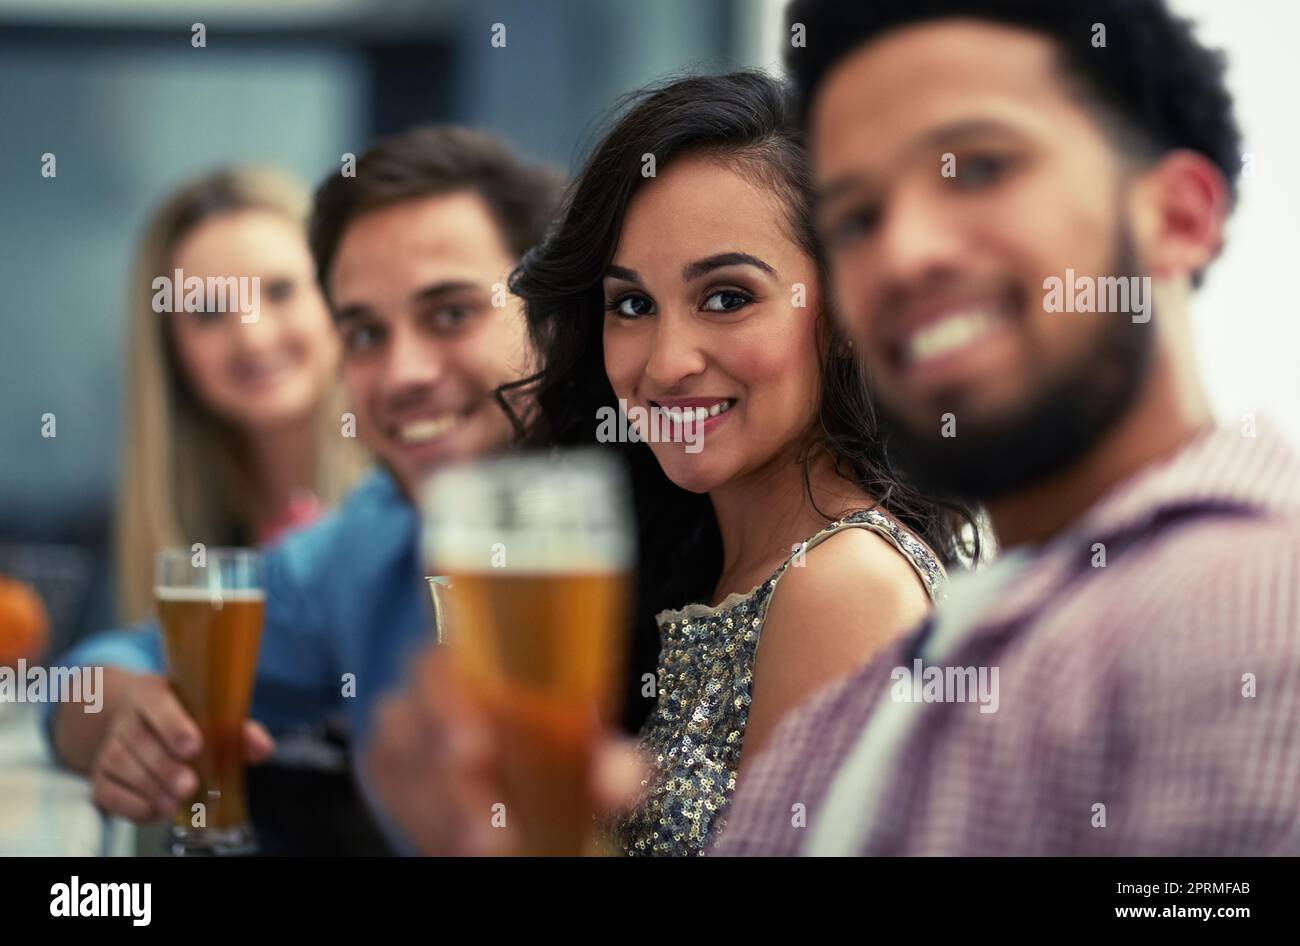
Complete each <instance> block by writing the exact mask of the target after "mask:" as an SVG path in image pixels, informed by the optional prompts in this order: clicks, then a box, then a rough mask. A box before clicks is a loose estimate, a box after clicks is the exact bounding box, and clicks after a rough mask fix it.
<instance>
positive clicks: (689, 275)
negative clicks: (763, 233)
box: [682, 253, 776, 282]
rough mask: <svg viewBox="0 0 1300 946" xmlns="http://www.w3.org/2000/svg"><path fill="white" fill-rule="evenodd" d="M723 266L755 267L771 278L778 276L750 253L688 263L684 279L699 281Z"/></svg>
mask: <svg viewBox="0 0 1300 946" xmlns="http://www.w3.org/2000/svg"><path fill="white" fill-rule="evenodd" d="M723 266H753V267H755V268H756V269H761V270H762V271H763V272H765V273H767V274H769V275H771V276H775V275H776V270H775V269H773V268H772V267H771V266H769V265H768V264H767V263H765V262H763V261H762V260H761V259H759V258H758V257H757V256H751V255H750V254H749V253H718V254H717V255H716V256H709V257H706V258H704V259H698V260H696V261H695V262H693V263H687V264H686V265H685V266H683V267H682V279H684V280H685V281H686V282H690V281H691V280H692V279H699V278H700V277H701V276H703V275H704V274H705V273H711V272H713V270H715V269H721V268H722V267H723Z"/></svg>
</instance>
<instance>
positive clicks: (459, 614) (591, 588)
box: [424, 450, 633, 856]
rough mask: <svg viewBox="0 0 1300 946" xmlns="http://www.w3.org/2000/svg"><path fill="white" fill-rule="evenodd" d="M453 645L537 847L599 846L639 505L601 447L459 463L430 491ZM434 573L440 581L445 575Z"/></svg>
mask: <svg viewBox="0 0 1300 946" xmlns="http://www.w3.org/2000/svg"><path fill="white" fill-rule="evenodd" d="M424 500H425V508H424V515H425V529H424V542H425V562H426V564H427V565H429V566H430V567H431V570H432V571H433V572H434V573H435V574H437V575H439V576H442V577H444V578H446V579H448V581H449V583H448V584H446V585H445V586H444V587H443V588H441V589H438V591H437V595H438V596H439V597H441V598H442V605H441V606H442V607H443V608H444V610H446V611H448V612H449V614H448V615H447V617H448V618H449V620H446V621H444V622H443V623H444V624H445V627H446V630H445V631H444V632H443V634H442V643H443V646H445V647H447V649H448V652H449V654H450V656H451V658H452V663H453V665H454V666H455V668H456V669H457V671H458V672H459V674H460V676H461V677H462V679H463V681H464V683H465V686H466V689H467V690H468V691H469V693H470V694H471V696H472V698H473V699H475V700H476V701H478V703H479V704H480V706H481V708H482V709H483V710H484V711H485V712H486V714H487V716H488V718H489V720H490V721H491V725H492V727H493V730H494V732H495V735H496V738H497V742H498V745H499V746H500V750H501V763H502V767H501V777H502V785H501V790H502V794H503V797H502V799H501V803H502V805H503V806H504V807H500V806H494V809H493V810H492V811H484V812H482V817H483V818H484V820H485V821H491V822H492V823H493V824H496V825H498V826H499V825H501V824H502V823H504V824H505V825H506V826H507V827H513V828H515V829H517V832H518V834H519V836H520V837H521V838H522V841H523V844H524V853H527V854H538V855H560V856H566V855H580V854H587V853H595V852H596V851H595V844H596V840H595V839H596V837H597V835H598V830H597V829H598V825H597V823H596V812H595V806H594V804H593V801H592V798H591V788H590V783H591V765H592V753H593V750H594V749H595V747H596V740H597V738H598V737H599V735H600V733H601V730H602V728H603V726H605V725H609V724H610V723H611V722H612V720H613V717H614V715H615V713H616V711H617V699H616V695H617V694H618V693H620V692H621V690H622V687H621V676H622V669H623V665H624V663H625V660H626V653H625V650H626V636H627V627H626V625H627V621H628V617H629V613H628V612H629V609H628V606H627V599H628V595H629V592H630V574H631V568H632V559H633V542H632V527H631V514H630V510H629V508H628V502H627V497H626V487H625V482H624V477H623V471H622V469H621V467H620V466H619V465H618V464H617V462H616V461H615V460H614V459H613V458H612V457H609V456H607V455H605V454H604V453H602V452H601V451H598V450H590V451H575V452H571V453H559V454H550V455H546V456H540V455H539V456H515V457H510V458H502V459H496V460H489V461H486V462H481V463H476V464H472V465H470V466H465V467H458V468H453V469H450V470H446V471H444V472H442V473H440V474H438V475H437V476H436V477H434V478H433V479H432V480H431V481H430V483H429V484H428V485H427V487H426V489H425V492H424ZM431 584H432V583H431Z"/></svg>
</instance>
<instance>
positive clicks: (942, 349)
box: [904, 309, 1001, 364]
mask: <svg viewBox="0 0 1300 946" xmlns="http://www.w3.org/2000/svg"><path fill="white" fill-rule="evenodd" d="M1000 318H1001V316H1000V315H999V314H998V313H996V312H992V311H989V310H982V309H981V310H966V311H962V312H954V313H953V314H951V315H948V316H945V317H943V318H941V319H939V320H938V321H937V322H931V323H930V324H929V325H926V326H924V327H923V328H921V329H920V330H919V331H917V332H915V333H914V334H913V335H912V336H911V337H910V338H909V339H907V342H906V344H905V345H904V355H905V356H906V358H907V361H908V362H909V363H911V364H914V363H916V362H918V361H925V360H927V359H930V358H937V357H939V356H940V355H946V354H948V353H950V352H954V351H956V350H958V349H959V348H964V347H965V346H967V345H969V344H971V342H974V341H976V340H977V339H980V338H983V337H984V336H985V335H987V334H988V333H989V332H991V331H992V330H993V328H994V327H995V326H996V324H997V322H998V320H999V319H1000Z"/></svg>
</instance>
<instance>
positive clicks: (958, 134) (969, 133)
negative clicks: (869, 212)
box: [813, 118, 1020, 207]
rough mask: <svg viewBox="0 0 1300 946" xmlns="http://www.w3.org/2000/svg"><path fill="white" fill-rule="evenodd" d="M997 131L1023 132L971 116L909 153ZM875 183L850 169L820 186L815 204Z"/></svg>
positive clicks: (937, 130)
mask: <svg viewBox="0 0 1300 946" xmlns="http://www.w3.org/2000/svg"><path fill="white" fill-rule="evenodd" d="M994 134H1000V135H1006V134H1013V135H1017V136H1019V135H1020V132H1019V131H1017V129H1016V128H1015V127H1014V126H1012V125H1008V124H1007V123H1006V122H1002V121H998V120H997V119H994V118H967V119H962V120H961V121H955V122H949V123H948V124H946V125H940V126H939V127H938V128H934V129H932V130H930V131H929V132H927V133H926V134H924V135H923V136H921V137H920V138H918V139H917V140H916V141H915V142H913V143H912V144H911V145H910V146H908V148H907V151H906V152H905V154H906V155H907V156H908V157H909V158H911V157H916V156H917V155H918V154H920V155H922V156H924V155H925V154H927V153H931V152H933V151H934V150H935V149H936V148H938V147H940V146H942V145H945V144H951V143H952V142H953V141H954V140H959V139H962V138H973V137H975V136H977V135H994ZM875 182H876V181H875V178H874V177H873V176H872V175H870V174H867V173H864V172H862V171H857V170H850V171H846V172H845V173H844V174H841V175H839V176H838V177H833V178H831V180H829V181H828V182H827V183H826V184H825V185H823V186H822V187H819V188H817V190H816V191H815V192H814V194H813V203H814V205H815V206H816V207H820V206H822V205H823V204H828V203H831V202H832V201H835V200H838V199H839V198H841V197H843V196H844V195H845V194H847V193H849V192H850V191H855V190H870V189H872V188H873V187H874V186H875Z"/></svg>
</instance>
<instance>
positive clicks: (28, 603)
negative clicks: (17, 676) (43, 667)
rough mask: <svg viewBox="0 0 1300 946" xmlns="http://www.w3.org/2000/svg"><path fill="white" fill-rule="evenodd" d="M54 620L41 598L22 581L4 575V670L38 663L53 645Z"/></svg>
mask: <svg viewBox="0 0 1300 946" xmlns="http://www.w3.org/2000/svg"><path fill="white" fill-rule="evenodd" d="M49 635H50V619H49V615H48V614H46V612H45V605H44V604H43V603H42V602H41V599H40V596H39V595H37V594H36V592H35V591H33V590H32V589H31V588H30V587H29V586H27V585H25V584H23V583H22V582H21V581H14V580H13V579H12V578H4V577H2V576H0V667H14V666H16V665H17V663H18V660H19V658H21V657H26V658H27V659H28V660H34V659H35V658H37V657H39V656H40V655H41V654H42V653H43V652H44V650H45V647H46V645H47V644H48V643H49Z"/></svg>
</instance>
